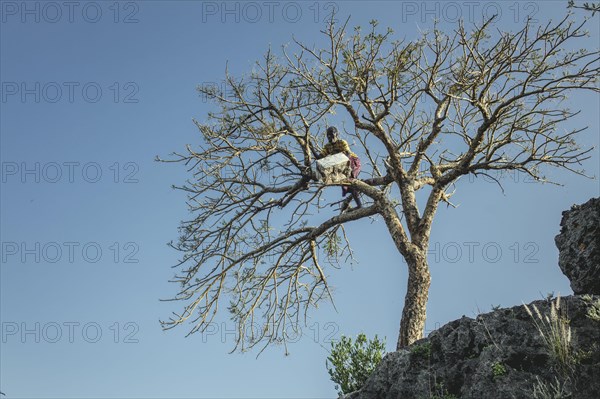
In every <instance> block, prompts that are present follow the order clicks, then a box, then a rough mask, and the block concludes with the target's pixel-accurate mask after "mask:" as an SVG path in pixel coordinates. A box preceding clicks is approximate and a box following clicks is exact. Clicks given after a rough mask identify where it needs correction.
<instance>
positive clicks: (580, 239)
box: [554, 198, 600, 295]
mask: <svg viewBox="0 0 600 399" xmlns="http://www.w3.org/2000/svg"><path fill="white" fill-rule="evenodd" d="M562 215H563V217H562V220H561V222H560V225H561V226H562V228H561V230H560V234H559V235H557V236H556V238H555V239H554V241H555V242H556V246H557V247H558V250H559V257H558V265H559V266H560V269H561V270H562V272H563V273H564V274H565V276H567V277H568V278H569V280H570V281H571V288H572V289H573V292H574V293H575V294H595V295H599V294H600V198H592V199H591V200H589V201H588V202H586V203H585V204H583V205H574V206H573V207H572V208H571V210H569V211H564V212H563V213H562Z"/></svg>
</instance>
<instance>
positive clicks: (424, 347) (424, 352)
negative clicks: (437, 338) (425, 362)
mask: <svg viewBox="0 0 600 399" xmlns="http://www.w3.org/2000/svg"><path fill="white" fill-rule="evenodd" d="M410 353H411V355H412V356H414V357H417V358H422V359H428V358H429V356H430V355H431V343H429V342H425V343H424V344H419V345H415V346H413V347H412V348H410Z"/></svg>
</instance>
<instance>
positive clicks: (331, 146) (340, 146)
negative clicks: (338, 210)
mask: <svg viewBox="0 0 600 399" xmlns="http://www.w3.org/2000/svg"><path fill="white" fill-rule="evenodd" d="M327 140H328V141H329V143H327V144H325V147H324V148H323V151H321V158H323V157H326V156H328V155H334V154H338V153H340V152H341V153H343V154H344V155H346V156H347V157H348V158H349V159H350V177H351V178H353V179H356V178H357V177H358V174H359V173H360V159H358V157H357V156H356V154H355V153H353V152H352V151H350V146H349V145H348V143H347V142H346V140H342V139H340V138H339V133H338V130H337V128H336V127H335V126H330V127H328V128H327ZM348 193H350V194H352V198H354V201H355V202H356V206H357V207H358V208H360V207H361V206H362V204H361V202H360V197H359V194H358V193H357V192H356V191H355V190H354V189H353V188H351V187H346V186H342V197H345V196H346V194H348ZM348 205H349V203H348V202H344V205H343V206H342V212H343V211H345V210H346V209H347V208H348Z"/></svg>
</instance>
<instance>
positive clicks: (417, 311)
mask: <svg viewBox="0 0 600 399" xmlns="http://www.w3.org/2000/svg"><path fill="white" fill-rule="evenodd" d="M424 252H425V251H422V250H414V251H413V253H411V254H410V255H409V256H407V257H405V258H406V262H407V263H408V285H407V289H406V298H405V299H404V309H403V310H402V320H401V321H400V332H399V334H398V343H397V345H396V350H400V349H401V348H403V347H405V346H408V345H410V344H412V343H413V342H415V341H417V340H419V339H421V338H422V337H423V332H424V331H425V319H426V318H427V298H428V296H429V285H430V284H431V274H430V273H429V264H428V263H427V254H426V253H424Z"/></svg>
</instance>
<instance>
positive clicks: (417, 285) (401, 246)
mask: <svg viewBox="0 0 600 399" xmlns="http://www.w3.org/2000/svg"><path fill="white" fill-rule="evenodd" d="M379 200H380V201H379V204H378V206H379V208H380V214H381V216H382V217H383V220H384V221H385V223H386V225H387V228H388V231H389V232H390V236H391V237H392V240H393V241H394V244H395V245H396V248H397V249H398V252H400V254H401V255H402V256H403V257H404V259H405V260H406V263H407V264H408V287H407V290H406V298H405V300H404V309H403V310H402V319H401V321H400V332H399V334H398V343H397V345H396V348H397V350H398V349H400V348H403V347H405V346H407V345H410V344H412V343H413V342H415V341H416V340H418V339H421V338H422V337H423V332H424V331H425V319H426V318H427V298H428V296H429V285H430V283H431V274H430V273H429V264H428V263H427V248H428V244H429V234H428V232H429V229H425V231H423V232H422V233H424V234H417V235H415V237H412V239H411V240H409V238H408V236H407V235H406V232H405V230H404V228H403V226H402V223H401V222H400V218H399V217H398V214H397V213H396V211H395V209H394V206H393V205H392V204H391V203H389V202H388V201H387V199H385V198H380V199H379Z"/></svg>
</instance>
